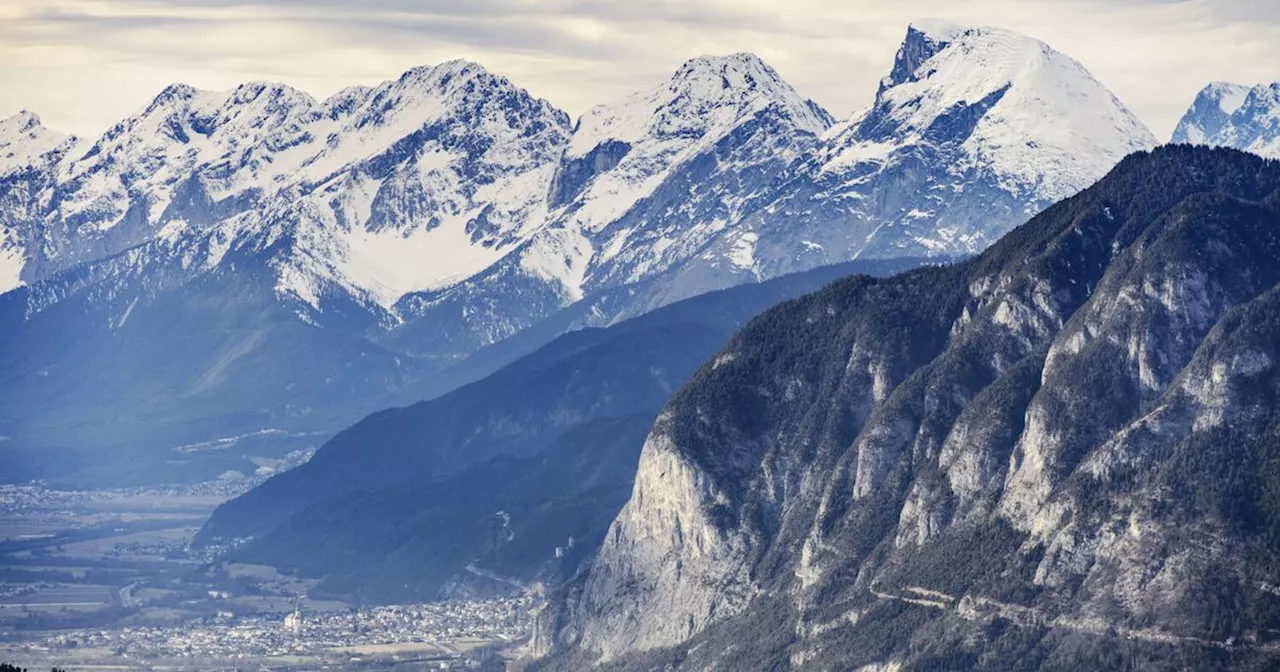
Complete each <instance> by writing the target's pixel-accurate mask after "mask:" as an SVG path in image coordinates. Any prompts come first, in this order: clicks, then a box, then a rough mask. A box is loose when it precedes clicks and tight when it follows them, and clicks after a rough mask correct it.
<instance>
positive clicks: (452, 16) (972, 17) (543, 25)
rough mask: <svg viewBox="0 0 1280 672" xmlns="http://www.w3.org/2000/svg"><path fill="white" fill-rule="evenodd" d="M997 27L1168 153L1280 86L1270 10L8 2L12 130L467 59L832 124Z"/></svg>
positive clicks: (1199, 2) (556, 88)
mask: <svg viewBox="0 0 1280 672" xmlns="http://www.w3.org/2000/svg"><path fill="white" fill-rule="evenodd" d="M921 17H936V18H946V19H951V20H953V21H957V22H960V23H965V24H972V25H999V26H1004V27H1007V28H1012V29H1014V30H1020V31H1023V32H1026V33H1028V34H1030V35H1033V36H1036V37H1039V38H1041V39H1043V40H1045V41H1046V42H1049V43H1050V44H1051V45H1053V46H1054V47H1056V48H1057V49H1059V50H1061V51H1064V52H1066V53H1068V54H1071V55H1072V56H1074V57H1075V58H1077V59H1078V60H1080V61H1081V62H1082V63H1084V65H1085V66H1086V67H1088V68H1089V69H1090V70H1091V71H1092V72H1093V73H1094V74H1095V75H1096V76H1097V77H1098V78H1099V79H1101V80H1102V81H1103V83H1105V84H1106V85H1108V86H1109V87H1110V88H1111V89H1112V90H1113V91H1115V92H1116V94H1117V95H1118V96H1119V97H1120V98H1121V99H1122V100H1123V101H1124V102H1125V103H1126V104H1127V105H1128V106H1129V107H1130V108H1132V109H1133V110H1134V111H1135V112H1136V113H1137V114H1138V115H1139V116H1140V117H1142V118H1143V119H1144V120H1145V121H1146V122H1147V123H1148V124H1149V125H1150V126H1151V127H1152V129H1153V131H1154V132H1155V133H1156V134H1157V135H1159V136H1162V137H1167V136H1168V134H1169V132H1170V131H1171V130H1172V128H1173V125H1174V124H1175V123H1176V121H1177V118H1178V117H1179V116H1180V115H1181V113H1182V112H1183V111H1184V110H1185V109H1186V106H1187V105H1188V104H1189V102H1190V100H1191V98H1192V96H1194V95H1195V92H1196V91H1197V90H1198V89H1199V88H1200V87H1201V86H1203V85H1204V84H1205V83H1207V82H1209V81H1213V80H1231V81H1238V82H1242V83H1254V82H1260V81H1273V80H1280V65H1277V64H1280V3H1274V2H1271V1H1270V0H1129V1H1127V2H1117V1H1116V0H1111V1H1104V0H1039V1H1035V2H1028V1H1027V0H967V1H966V0H893V1H874V2H872V1H866V2H861V1H860V2H857V3H854V2H832V1H823V0H788V1H779V0H745V1H735V2H729V1H726V0H684V1H680V2H677V1H670V0H647V1H646V0H632V1H631V2H588V1H585V0H469V1H468V2H456V1H455V0H363V1H362V2H352V1H350V0H345V1H340V0H275V1H273V2H265V1H257V2H254V1H250V0H8V2H6V3H4V4H3V6H2V7H0V64H2V65H0V115H7V114H10V113H12V112H15V111H17V110H18V109H30V110H33V111H35V112H37V113H39V114H40V115H41V116H42V117H43V118H44V119H45V122H46V123H47V124H48V125H50V126H52V127H55V128H60V129H64V130H68V131H73V132H77V133H81V134H94V133H98V132H101V131H102V130H103V129H105V128H106V127H107V126H108V125H110V124H111V123H113V122H115V121H117V120H118V119H120V118H122V117H124V116H126V115H128V114H131V113H134V112H136V111H137V110H138V109H140V108H141V107H143V106H144V105H145V104H146V102H147V101H148V100H150V98H151V97H152V96H154V95H155V93H156V92H158V91H159V90H160V89H161V88H163V87H164V86H165V85H167V84H169V83H172V82H175V81H182V82H187V83H190V84H193V85H195V86H199V87H204V88H220V89H222V88H231V87H233V86H235V85H236V84H237V83H240V82H242V81H246V80H250V79H269V80H278V81H284V82H287V83H289V84H292V85H294V86H298V87H300V88H303V89H306V90H308V91H310V92H311V93H313V94H315V95H317V96H321V97H322V96H324V95H327V94H329V93H331V92H333V91H336V90H338V89H340V88H343V87H345V86H348V85H351V84H374V83H377V82H379V81H382V80H385V79H389V78H392V77H395V76H397V75H398V74H399V73H400V72H402V71H404V70H406V69H408V68H410V67H413V66H415V65H421V64H424V63H436V62H440V61H444V60H449V59H452V58H469V59H472V60H475V61H478V62H480V63H483V64H485V66H486V67H488V68H490V69H492V70H494V71H497V72H501V73H503V74H505V75H507V76H508V77H510V78H511V79H512V80H513V81H515V82H516V83H518V84H520V85H521V86H524V87H526V88H528V89H529V90H530V91H532V92H533V93H535V94H537V95H540V96H543V97H545V98H547V99H549V100H550V101H552V102H553V103H555V104H556V105H558V106H560V107H562V108H564V109H566V110H568V111H569V112H571V113H574V114H577V113H581V112H582V111H584V110H585V109H587V108H588V107H589V106H591V105H593V104H597V103H601V102H606V101H609V100H612V99H615V98H618V97H621V96H624V95H626V94H628V93H630V92H632V91H635V90H639V89H642V88H645V87H648V86H652V85H653V84H654V83H655V82H658V81H660V80H661V79H663V78H664V77H666V76H667V75H668V74H669V73H670V72H671V71H673V70H674V69H675V68H676V67H677V66H678V65H679V64H680V63H681V62H682V61H684V60H686V59H688V58H691V57H693V56H698V55H701V54H707V53H712V54H716V53H730V52H735V51H752V52H755V53H757V54H759V55H760V56H761V57H763V58H764V59H765V60H767V61H769V62H770V63H771V64H773V65H774V66H775V67H776V68H777V69H778V70H779V71H780V72H781V73H782V75H783V76H784V77H786V78H787V79H788V80H789V81H791V82H792V83H793V84H795V85H796V87H797V88H799V89H800V90H801V91H802V92H804V93H805V94H807V95H809V96H810V97H812V98H813V99H814V100H816V101H818V102H819V103H821V104H823V105H825V106H827V107H828V108H829V109H830V110H831V111H832V112H833V113H834V114H836V115H837V116H845V115H848V114H850V113H852V112H854V111H855V110H857V109H859V108H861V107H862V106H864V105H866V104H867V103H869V102H870V98H871V96H872V94H873V93H874V91H875V86H876V82H877V81H878V79H879V78H880V77H881V76H883V75H884V73H885V72H886V71H887V70H888V68H889V65H890V63H891V61H892V58H893V54H894V50H895V48H896V46H897V43H898V42H899V41H900V40H901V38H902V34H903V32H904V30H905V27H906V24H907V23H908V22H909V21H911V20H912V19H916V18H921Z"/></svg>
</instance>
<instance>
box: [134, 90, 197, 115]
mask: <svg viewBox="0 0 1280 672" xmlns="http://www.w3.org/2000/svg"><path fill="white" fill-rule="evenodd" d="M199 93H200V89H197V88H196V87H194V86H191V85H190V84H183V83H181V82H176V83H173V84H170V85H168V86H166V87H164V89H162V90H161V91H160V93H158V94H156V97H155V98H153V99H152V100H151V104H150V105H148V106H147V109H146V110H145V111H143V113H142V114H143V116H147V115H149V114H151V113H152V112H154V111H156V110H157V109H160V108H162V107H167V106H169V105H172V104H174V103H180V102H186V101H189V100H191V99H193V98H195V97H196V96H197V95H199Z"/></svg>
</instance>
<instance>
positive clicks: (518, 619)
mask: <svg viewBox="0 0 1280 672" xmlns="http://www.w3.org/2000/svg"><path fill="white" fill-rule="evenodd" d="M243 487H244V485H243V484H240V485H236V486H232V485H230V484H227V483H221V484H219V483H204V484H198V485H194V486H184V487H180V488H146V489H133V490H111V491H66V490H54V489H49V488H46V487H44V486H42V485H40V484H28V485H20V486H19V485H9V486H0V661H4V662H10V663H14V664H18V665H20V666H23V667H27V668H30V669H42V668H48V667H50V666H53V665H56V666H60V667H66V668H68V669H155V668H166V669H216V668H239V669H243V668H246V667H248V668H256V667H270V668H273V669H282V668H284V669H289V668H297V669H303V668H306V669H315V668H316V667H318V666H323V667H326V668H329V669H333V668H337V669H382V668H383V667H385V666H387V665H400V664H410V665H413V664H421V665H428V664H430V665H439V664H447V663H448V662H449V661H455V662H456V661H459V660H462V659H464V658H471V659H474V658H476V657H478V656H481V657H482V656H495V655H497V653H496V651H497V650H498V649H512V648H514V647H516V646H518V645H519V644H520V641H521V640H522V638H523V637H524V636H525V634H526V633H527V632H528V630H529V626H530V622H531V620H532V618H533V613H534V607H535V598H534V597H532V596H522V597H517V598H501V599H493V600H480V601H456V602H447V603H433V604H416V605H399V606H381V607H363V608H362V607H358V606H357V605H352V604H347V603H345V602H340V601H329V600H312V599H309V598H307V597H306V595H307V592H308V590H309V589H310V588H311V587H312V585H313V584H314V583H315V582H314V580H310V579H305V578H300V577H297V576H292V575H290V574H289V573H287V572H286V573H281V572H280V571H277V569H275V568H272V567H267V566H260V565H247V564H240V563H228V562H222V561H220V560H219V556H220V555H221V554H223V553H225V552H226V550H228V549H226V548H214V549H208V550H202V551H199V552H196V551H192V550H190V549H189V544H190V542H191V539H192V537H193V535H194V534H195V532H196V531H197V530H198V529H199V527H200V525H201V524H203V522H204V520H205V519H207V517H208V516H209V514H210V513H211V512H212V510H213V509H214V507H216V506H217V505H218V504H219V503H221V502H222V501H225V500H226V499H227V498H229V497H231V496H234V495H236V494H238V491H239V490H241V489H242V488H243Z"/></svg>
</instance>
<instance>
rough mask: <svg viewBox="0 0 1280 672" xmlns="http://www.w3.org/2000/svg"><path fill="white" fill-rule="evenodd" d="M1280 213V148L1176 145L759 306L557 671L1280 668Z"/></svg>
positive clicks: (557, 637)
mask: <svg viewBox="0 0 1280 672" xmlns="http://www.w3.org/2000/svg"><path fill="white" fill-rule="evenodd" d="M1278 229H1280V164H1277V163H1275V162H1267V161H1264V160H1262V159H1258V158H1256V157H1253V156H1249V155H1245V154H1242V153H1239V152H1234V151H1227V150H1207V149H1195V148H1189V147H1169V148H1163V149H1160V150H1156V151H1155V152H1153V153H1150V154H1147V153H1140V154H1136V155H1134V156H1131V157H1130V158H1128V159H1126V160H1125V161H1124V162H1122V163H1121V164H1120V165H1119V166H1118V167H1117V168H1116V169H1115V170H1114V171H1112V173H1111V174H1110V175H1108V176H1107V177H1106V178H1104V179H1103V180H1102V181H1101V182H1099V183H1098V184H1097V185H1095V186H1093V187H1091V188H1090V189H1087V190H1085V191H1084V192H1082V193H1081V194H1079V195H1077V196H1075V197H1072V198H1070V199H1067V200H1065V201H1063V202H1061V203H1059V204H1057V205H1055V206H1053V207H1051V208H1050V209H1049V210H1047V211H1046V212H1045V213H1043V214H1041V215H1040V216H1037V217H1036V218H1034V219H1033V220H1032V221H1031V222H1030V223H1028V224H1026V225H1025V226H1022V227H1020V228H1018V229H1016V230H1014V231H1013V232H1011V233H1010V234H1008V235H1007V236H1005V237H1004V238H1003V239H1002V240H1001V241H999V242H998V243H997V244H996V245H994V246H993V247H992V248H990V249H989V250H988V251H987V252H985V253H984V254H982V255H981V256H979V257H977V258H975V259H973V260H971V261H968V262H965V263H962V264H957V265H954V266H950V267H945V268H931V269H921V270H918V271H913V272H910V273H907V274H904V275H901V276H897V277H895V278H891V279H887V280H872V279H867V278H851V279H848V280H846V281H844V282H842V283H837V284H836V285H833V286H831V287H829V288H827V289H825V290H823V291H820V292H818V293H816V294H813V295H810V296H808V297H805V298H803V299H799V300H796V301H792V302H789V303H787V304H784V305H782V306H780V307H779V308H777V309H774V310H773V311H770V312H769V313H766V314H765V315H763V316H761V317H759V318H757V319H756V320H754V321H753V322H752V323H750V324H749V325H748V326H747V327H746V328H745V329H743V330H742V331H741V332H739V333H738V334H737V335H736V336H735V337H734V338H733V339H732V340H731V341H730V343H729V344H728V345H727V346H726V347H725V349H724V350H723V351H722V352H721V353H720V354H719V355H717V356H716V357H715V358H714V359H713V360H712V361H711V362H709V363H708V364H706V365H704V367H703V368H702V370H701V371H700V372H699V373H698V374H696V375H695V376H694V378H693V379H692V380H691V381H690V383H689V384H687V385H686V386H685V387H684V388H683V389H682V390H681V391H680V392H679V393H677V394H676V396H675V397H674V398H673V400H672V401H671V403H670V404H669V405H668V407H667V409H666V410H665V411H664V412H663V414H662V416H661V418H660V419H659V421H658V422H657V423H656V424H655V426H654V429H653V431H652V432H651V434H650V436H649V438H648V440H647V441H646V443H645V446H644V449H643V451H642V455H641V460H640V469H639V475H638V476H637V480H636V485H635V489H634V491H633V493H632V497H631V500H630V501H629V502H628V503H627V505H626V506H625V507H624V508H623V510H622V512H621V513H620V514H619V516H618V518H617V519H616V520H615V521H614V523H613V526H612V527H611V529H610V531H609V534H608V537H607V539H606V542H605V545H604V547H603V549H602V550H601V552H600V555H599V557H598V558H597V560H596V561H595V563H594V565H593V567H592V568H591V570H590V571H589V572H588V573H587V574H586V575H585V576H583V577H580V579H579V580H578V581H577V582H576V583H575V584H574V585H572V586H570V587H569V588H568V589H567V590H566V591H564V593H563V594H562V595H561V596H560V597H559V598H558V600H557V601H554V602H553V604H552V605H551V607H550V608H549V609H548V611H547V612H545V614H544V616H543V617H542V619H541V623H540V628H541V630H540V632H539V638H540V641H539V644H540V646H541V648H542V650H543V652H544V653H545V652H550V653H551V654H552V655H550V656H549V657H548V658H545V659H544V665H546V666H548V667H556V666H562V667H580V666H583V665H587V664H592V663H603V664H609V665H615V666H619V667H623V668H627V667H631V666H634V667H637V668H646V669H647V668H649V667H651V666H653V665H657V664H671V665H675V666H677V667H683V668H688V669H733V668H735V666H739V667H740V666H742V665H746V666H748V667H751V668H753V669H759V668H762V667H763V668H771V669H777V668H786V667H805V668H806V669H809V668H814V669H824V668H826V669H853V668H856V667H858V666H861V665H871V664H882V665H900V666H905V667H907V668H928V667H938V666H941V667H943V668H948V669H954V668H955V667H991V668H1001V667H1008V666H1009V665H1010V664H1013V662H1014V661H1017V663H1018V664H1019V665H1029V666H1031V667H1036V666H1039V667H1050V668H1052V667H1067V668H1070V667H1077V668H1078V666H1080V665H1092V666H1095V667H1124V666H1126V665H1133V664H1134V661H1138V660H1141V661H1147V662H1150V663H1152V664H1155V665H1157V666H1162V665H1193V666H1199V665H1205V664H1212V663H1215V662H1216V663H1222V662H1224V661H1225V662H1231V663H1233V664H1241V665H1248V664H1257V665H1263V664H1264V662H1265V660H1266V658H1267V656H1269V655H1272V654H1274V652H1275V646H1274V645H1273V644H1272V643H1271V640H1272V639H1274V636H1275V634H1276V632H1277V631H1278V630H1280V597H1278V595H1280V590H1277V589H1276V588H1275V586H1277V585H1280V562H1277V561H1276V558H1277V557H1280V553H1277V550H1278V549H1280V497H1278V495H1280V450H1278V449H1277V442H1276V439H1275V436H1276V429H1277V419H1280V414H1277V413H1276V405H1275V400H1276V394H1277V390H1280V378H1278V377H1277V374H1276V370H1275V367H1274V362H1275V361H1276V357H1277V356H1278V353H1277V343H1278V342H1280V338H1277V337H1278V336H1280V289H1278V288H1277V286H1276V285H1277V281H1280V266H1278V265H1277V264H1276V263H1275V259H1276V255H1277V253H1280V239H1278V238H1277V235H1276V234H1277V230H1278ZM1126 656H1127V657H1128V658H1126Z"/></svg>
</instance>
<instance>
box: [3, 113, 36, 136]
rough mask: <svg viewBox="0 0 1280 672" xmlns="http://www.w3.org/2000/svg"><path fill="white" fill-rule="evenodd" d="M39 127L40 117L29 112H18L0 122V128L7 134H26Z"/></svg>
mask: <svg viewBox="0 0 1280 672" xmlns="http://www.w3.org/2000/svg"><path fill="white" fill-rule="evenodd" d="M40 126H41V123H40V116H39V115H37V114H36V113H35V112H32V111H30V110H18V112H17V114H14V115H12V116H9V117H7V118H5V119H3V120H0V128H3V129H4V130H5V131H6V132H9V133H26V132H27V131H30V130H32V129H35V128H38V127H40Z"/></svg>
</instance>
